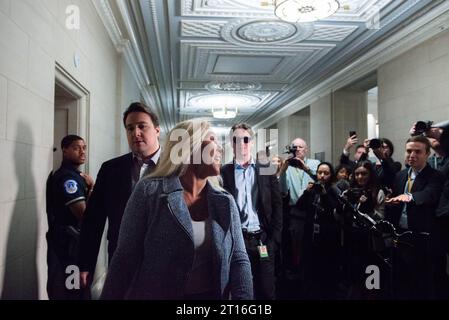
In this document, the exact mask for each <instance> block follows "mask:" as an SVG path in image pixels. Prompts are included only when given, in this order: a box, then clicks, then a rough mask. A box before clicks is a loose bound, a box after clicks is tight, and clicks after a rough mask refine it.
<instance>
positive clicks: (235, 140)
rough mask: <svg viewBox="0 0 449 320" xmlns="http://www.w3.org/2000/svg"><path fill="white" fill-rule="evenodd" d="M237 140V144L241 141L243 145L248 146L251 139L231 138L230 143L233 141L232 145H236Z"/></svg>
mask: <svg viewBox="0 0 449 320" xmlns="http://www.w3.org/2000/svg"><path fill="white" fill-rule="evenodd" d="M237 140H238V141H239V142H240V141H242V140H243V142H244V143H245V144H248V143H249V142H250V141H251V138H250V137H242V138H237V137H232V141H233V142H234V143H237Z"/></svg>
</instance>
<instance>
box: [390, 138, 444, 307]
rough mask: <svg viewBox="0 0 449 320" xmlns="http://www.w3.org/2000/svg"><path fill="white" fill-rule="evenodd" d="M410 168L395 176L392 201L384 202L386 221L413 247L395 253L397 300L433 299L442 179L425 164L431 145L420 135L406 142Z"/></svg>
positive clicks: (438, 256)
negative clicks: (407, 235) (406, 235)
mask: <svg viewBox="0 0 449 320" xmlns="http://www.w3.org/2000/svg"><path fill="white" fill-rule="evenodd" d="M406 154H407V157H408V163H409V165H410V168H408V169H404V170H402V171H400V172H398V173H397V175H396V178H395V182H394V189H393V196H394V197H393V198H391V199H389V200H387V201H386V203H387V204H391V205H392V206H391V207H390V208H389V211H388V213H389V218H390V220H391V221H392V222H393V224H394V225H395V226H396V227H397V228H398V229H399V231H400V232H404V231H411V232H412V237H411V238H410V240H409V242H410V243H411V244H412V245H413V247H407V246H403V247H402V248H401V247H400V248H399V250H398V260H397V263H398V265H397V266H396V270H397V273H396V277H397V280H398V289H399V291H398V297H399V298H430V297H435V292H434V289H435V284H436V283H437V281H438V278H439V277H440V276H441V270H438V269H437V268H435V267H436V266H438V265H440V264H439V263H437V261H438V259H441V258H442V257H444V255H442V253H443V252H444V251H442V246H441V244H442V242H441V233H440V230H439V227H438V224H437V223H436V217H435V209H436V207H437V205H438V201H439V199H440V195H441V189H442V183H443V178H442V175H441V173H440V172H438V171H436V170H435V169H432V168H431V167H430V166H429V165H428V164H427V159H428V157H429V155H430V142H429V140H428V139H427V138H425V137H423V136H414V137H411V138H410V139H408V140H407V143H406Z"/></svg>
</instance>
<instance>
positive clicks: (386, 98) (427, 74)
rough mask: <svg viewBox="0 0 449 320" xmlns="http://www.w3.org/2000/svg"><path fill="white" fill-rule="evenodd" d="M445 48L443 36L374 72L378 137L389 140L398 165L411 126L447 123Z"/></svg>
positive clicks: (447, 39)
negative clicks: (431, 121) (425, 123)
mask: <svg viewBox="0 0 449 320" xmlns="http://www.w3.org/2000/svg"><path fill="white" fill-rule="evenodd" d="M448 44H449V32H445V33H444V34H442V35H440V36H438V37H436V38H434V39H431V40H429V41H426V42H425V43H423V44H421V45H419V46H417V47H416V48H414V49H412V50H410V51H408V52H406V53H404V54H403V55H401V56H399V57H397V58H396V59H394V60H392V61H390V62H388V63H386V64H384V65H383V66H381V67H380V68H379V70H378V73H377V74H378V79H377V81H378V87H379V134H380V136H382V137H387V138H389V139H391V140H392V142H393V144H394V145H395V149H396V150H398V151H397V152H396V154H395V158H396V159H397V160H398V161H401V162H402V160H403V152H399V150H403V148H404V144H405V141H406V140H407V138H408V137H409V135H408V132H409V129H410V127H411V125H412V123H413V122H415V121H417V120H434V121H435V122H438V121H442V120H446V119H449V45H448ZM400 148H402V149H400Z"/></svg>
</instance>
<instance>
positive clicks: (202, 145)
mask: <svg viewBox="0 0 449 320" xmlns="http://www.w3.org/2000/svg"><path fill="white" fill-rule="evenodd" d="M220 163H221V147H220V146H219V145H218V144H217V141H216V136H215V135H214V133H213V132H212V131H211V130H210V127H209V123H208V122H207V121H204V120H201V119H197V120H189V121H184V122H181V123H179V124H178V125H177V126H176V127H175V128H173V129H172V130H171V132H170V133H169V135H168V137H167V143H166V145H165V147H164V149H163V154H162V157H161V159H160V161H159V164H158V166H157V168H156V170H155V171H154V172H153V173H152V174H151V175H150V176H148V177H145V178H144V179H142V180H141V181H140V182H139V183H138V184H137V185H136V187H135V189H134V191H133V193H132V195H131V198H130V199H129V201H128V204H127V206H126V210H125V213H124V216H123V221H122V223H121V228H120V234H119V240H118V247H117V250H116V251H115V253H114V256H113V258H112V261H111V264H110V266H109V272H108V275H107V278H106V282H105V286H104V289H103V293H102V299H183V300H184V299H186V300H188V299H202V300H214V299H229V298H232V299H252V298H253V293H252V292H253V283H252V277H251V267H250V262H249V259H248V255H247V253H246V250H245V245H244V241H243V236H242V232H241V226H240V218H239V214H238V211H237V207H236V204H235V202H234V199H233V197H232V196H231V195H229V194H228V193H227V192H226V191H224V190H223V189H221V188H220V187H219V186H218V184H217V183H215V182H216V176H217V175H219V172H220Z"/></svg>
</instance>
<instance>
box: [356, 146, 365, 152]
mask: <svg viewBox="0 0 449 320" xmlns="http://www.w3.org/2000/svg"><path fill="white" fill-rule="evenodd" d="M360 148H363V149H366V148H365V146H364V145H363V144H359V145H358V146H357V147H355V150H356V151H357V150H359V149H360Z"/></svg>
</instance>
